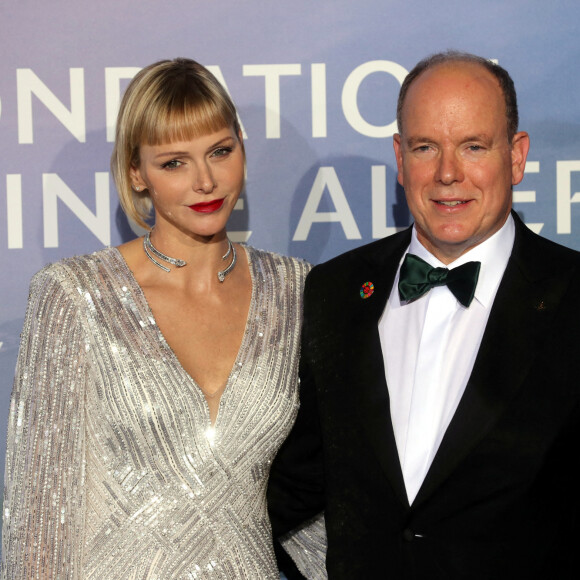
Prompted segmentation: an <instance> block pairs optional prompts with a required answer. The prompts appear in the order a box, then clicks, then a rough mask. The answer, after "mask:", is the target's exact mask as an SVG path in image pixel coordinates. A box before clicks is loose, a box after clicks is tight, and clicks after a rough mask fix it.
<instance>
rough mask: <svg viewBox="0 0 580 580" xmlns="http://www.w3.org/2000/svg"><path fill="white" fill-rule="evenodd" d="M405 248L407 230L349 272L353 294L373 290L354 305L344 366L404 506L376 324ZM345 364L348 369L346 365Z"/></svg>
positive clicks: (370, 436)
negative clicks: (366, 286) (367, 286)
mask: <svg viewBox="0 0 580 580" xmlns="http://www.w3.org/2000/svg"><path fill="white" fill-rule="evenodd" d="M409 242H410V230H407V231H406V232H403V233H402V234H400V235H396V236H393V237H392V238H391V239H389V238H387V239H386V240H384V241H383V243H382V244H378V245H377V246H374V247H373V248H372V250H373V251H371V252H369V253H367V254H366V255H365V257H364V259H362V260H361V261H360V263H359V264H358V265H357V267H356V268H354V269H353V273H354V275H353V277H352V282H353V290H352V291H353V292H358V290H359V289H360V287H361V285H362V284H363V283H365V282H372V283H373V284H374V293H373V294H372V295H371V296H370V297H369V298H366V299H360V298H358V299H357V303H356V307H355V309H354V317H353V319H352V322H351V329H352V334H351V335H350V338H349V340H350V342H351V344H352V347H353V348H352V359H351V361H348V363H347V364H348V365H349V377H350V379H349V381H350V384H351V385H356V389H357V396H358V398H359V404H358V405H357V410H358V414H359V418H360V421H361V423H362V424H363V425H364V430H365V432H366V434H367V437H368V440H369V441H370V445H371V446H372V447H373V449H374V452H375V454H376V456H377V458H378V461H379V463H380V465H381V467H382V468H383V470H384V472H385V473H386V475H387V478H388V479H389V481H390V482H391V484H392V486H393V489H394V491H395V493H396V495H397V496H398V497H399V499H400V500H401V502H402V503H403V504H405V505H408V503H407V494H406V491H405V484H404V481H403V475H402V472H401V466H400V462H399V455H398V452H397V445H396V442H395V435H394V431H393V427H392V422H391V412H390V402H389V391H388V387H387V383H386V379H385V368H384V363H383V354H382V350H381V344H380V339H379V331H378V322H379V319H380V317H381V315H382V313H383V311H384V309H385V305H386V302H387V299H388V297H389V294H390V292H391V289H392V286H393V282H394V279H395V276H396V273H397V269H398V265H399V261H400V259H401V257H402V255H403V252H404V251H405V249H406V248H407V247H408V245H409ZM349 363H350V364H349Z"/></svg>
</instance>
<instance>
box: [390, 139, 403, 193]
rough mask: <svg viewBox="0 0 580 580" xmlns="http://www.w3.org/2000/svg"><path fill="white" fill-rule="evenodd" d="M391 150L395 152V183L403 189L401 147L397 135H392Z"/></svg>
mask: <svg viewBox="0 0 580 580" xmlns="http://www.w3.org/2000/svg"><path fill="white" fill-rule="evenodd" d="M393 149H394V150H395V158H396V160H397V181H398V182H399V184H400V185H401V187H405V184H404V183H403V146H402V144H401V135H399V133H395V134H394V135H393Z"/></svg>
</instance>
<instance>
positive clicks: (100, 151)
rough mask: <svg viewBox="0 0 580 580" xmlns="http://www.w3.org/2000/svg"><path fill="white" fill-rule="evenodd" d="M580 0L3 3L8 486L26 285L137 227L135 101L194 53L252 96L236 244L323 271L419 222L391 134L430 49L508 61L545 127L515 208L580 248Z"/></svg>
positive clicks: (529, 126)
mask: <svg viewBox="0 0 580 580" xmlns="http://www.w3.org/2000/svg"><path fill="white" fill-rule="evenodd" d="M578 22H580V3H579V2H577V1H576V0H552V1H551V2H544V1H540V0H511V1H510V2H505V1H504V0H487V1H485V0H484V1H481V0H479V1H477V2H472V1H469V0H467V1H466V0H463V1H456V0H443V1H442V2H432V0H410V1H408V2H402V1H400V0H368V1H364V0H356V1H355V0H353V1H346V0H337V1H332V2H331V1H327V0H319V1H318V2H311V1H310V2H306V1H304V0H294V1H293V2H273V1H272V2H265V1H263V0H260V1H258V0H246V1H243V2H241V1H239V0H221V1H220V2H210V1H207V0H206V1H203V2H201V1H196V0H172V2H159V1H158V0H140V1H139V2H136V1H124V0H100V1H99V2H95V1H94V0H93V1H91V2H86V1H84V0H76V1H72V0H70V1H69V0H52V1H51V2H45V3H43V2H37V1H33V0H21V2H19V3H8V2H3V3H2V5H1V7H0V55H1V60H0V151H1V155H0V272H1V279H0V293H1V294H0V295H1V300H0V371H1V372H0V449H1V451H0V466H1V467H0V476H2V477H3V470H4V445H5V429H6V428H5V425H6V417H7V413H8V406H9V397H10V390H11V385H12V378H13V372H14V365H15V361H16V354H17V349H18V337H19V333H20V329H21V326H22V321H23V316H24V310H25V307H26V299H27V289H28V283H29V280H30V277H31V276H32V274H33V273H34V272H36V271H37V270H38V269H40V268H41V267H42V266H43V265H45V264H47V263H48V262H52V261H55V260H58V259H59V258H61V257H64V256H68V255H72V254H79V253H85V252H90V251H93V250H96V249H99V248H101V247H103V246H104V245H116V244H119V243H121V242H123V241H126V240H128V239H130V238H131V237H132V236H134V235H135V233H134V232H133V231H132V229H131V227H130V225H129V224H128V223H127V221H126V219H125V218H124V216H123V215H122V213H121V211H120V209H119V204H118V202H117V197H116V193H115V190H114V186H113V184H112V181H111V178H110V175H109V156H110V153H111V148H112V144H111V140H112V134H113V128H114V118H115V114H116V110H117V106H118V102H119V97H120V94H121V92H122V91H123V89H124V87H125V86H126V84H127V81H128V79H129V78H131V76H132V75H134V74H135V72H136V71H137V70H138V69H139V68H140V67H142V66H145V65H147V64H149V63H151V62H153V61H156V60H159V59H162V58H174V57H176V56H187V57H191V58H194V59H196V60H198V61H199V62H201V63H203V64H205V65H207V66H209V67H211V68H212V70H213V71H214V72H215V73H216V74H217V75H218V76H219V78H220V79H221V80H222V82H223V83H224V84H225V85H226V86H227V88H228V90H229V92H230V94H231V95H232V97H233V98H234V100H235V102H236V103H237V105H238V109H239V113H240V118H241V121H242V123H243V127H244V131H245V135H246V150H247V156H248V181H247V186H246V191H245V193H244V195H243V197H242V198H241V203H240V204H239V207H238V209H237V210H236V211H235V212H234V216H233V218H232V223H231V230H232V231H233V232H235V233H234V235H233V236H232V237H233V238H234V239H237V240H247V241H248V242H249V243H250V244H252V245H254V246H256V247H259V248H265V249H269V250H275V251H279V252H282V253H285V254H291V255H296V256H302V257H304V258H306V259H308V260H310V261H312V262H315V263H317V262H320V261H323V260H326V259H328V258H331V257H333V256H335V255H336V254H339V253H341V252H343V251H346V250H349V249H351V248H354V247H356V246H358V245H360V244H363V243H366V242H369V241H371V240H373V239H375V238H380V237H383V236H385V235H388V234H390V233H392V232H393V231H394V229H395V228H402V227H404V226H406V225H408V223H409V214H408V211H407V209H406V205H405V202H404V196H403V192H402V190H401V189H400V188H399V187H398V186H397V183H396V171H395V163H394V156H393V153H392V135H393V132H394V131H395V103H396V98H397V93H398V90H399V87H400V83H401V80H402V79H403V77H404V75H405V74H406V72H407V71H408V70H410V69H411V68H412V66H413V65H414V64H415V63H416V62H417V61H418V60H419V59H421V58H422V57H424V56H426V55H427V54H429V53H431V52H435V51H439V50H444V49H447V48H457V49H460V50H467V51H470V52H475V53H477V54H480V55H482V56H486V57H489V58H493V59H497V60H498V61H499V62H500V63H501V64H502V65H503V66H504V67H505V68H507V69H508V70H509V71H510V72H511V74H512V76H513V78H514V80H515V82H516V87H517V89H518V95H519V103H520V118H521V123H520V126H521V128H522V129H525V130H527V131H528V132H529V133H530V135H531V142H532V147H531V152H530V156H529V162H528V166H527V170H526V171H527V175H526V177H525V179H524V181H523V183H522V184H521V185H520V186H519V187H518V188H517V190H516V191H515V192H514V202H515V204H514V207H515V209H516V210H517V211H518V212H519V213H520V215H521V216H522V217H523V219H524V221H525V222H526V223H528V224H529V225H530V227H532V228H533V229H534V230H535V231H539V232H541V233H542V234H543V235H545V236H546V237H548V238H551V239H553V240H556V241H558V242H560V243H562V244H565V245H568V246H571V247H574V248H577V249H580V205H578V202H580V74H578V62H580V41H579V40H578Z"/></svg>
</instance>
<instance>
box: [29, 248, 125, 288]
mask: <svg viewBox="0 0 580 580" xmlns="http://www.w3.org/2000/svg"><path fill="white" fill-rule="evenodd" d="M121 265H122V257H121V255H120V254H119V251H118V250H117V249H116V248H113V247H106V248H103V249H102V250H98V251H96V252H92V253H91V254H82V255H77V256H71V257H68V258H62V259H61V260H58V261H57V262H52V263H51V264H47V265H46V266H44V267H43V268H42V269H41V270H39V271H38V272H37V273H36V274H35V275H34V276H33V278H32V282H31V287H34V286H38V285H39V284H42V283H46V281H48V280H51V281H53V282H54V283H57V284H58V285H60V286H62V287H63V288H67V287H70V288H72V289H75V290H78V289H79V287H84V286H86V285H87V284H88V285H91V283H96V282H97V281H98V280H100V279H102V277H103V275H105V276H106V272H107V271H110V270H111V269H118V268H119V266H121Z"/></svg>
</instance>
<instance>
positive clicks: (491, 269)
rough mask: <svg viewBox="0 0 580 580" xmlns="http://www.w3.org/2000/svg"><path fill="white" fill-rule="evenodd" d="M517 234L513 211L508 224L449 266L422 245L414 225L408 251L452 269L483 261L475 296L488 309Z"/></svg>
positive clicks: (436, 265)
mask: <svg viewBox="0 0 580 580" xmlns="http://www.w3.org/2000/svg"><path fill="white" fill-rule="evenodd" d="M515 236H516V229H515V224H514V220H513V218H512V216H511V214H510V215H509V216H508V219H507V220H506V222H505V224H504V225H503V226H502V227H501V228H500V229H499V230H498V231H497V232H496V233H495V234H493V236H491V237H490V238H488V239H487V240H485V241H484V242H481V244H478V245H477V246H475V247H474V248H472V249H471V250H469V251H467V252H466V253H465V254H463V255H462V256H460V257H459V258H457V260H455V261H454V262H451V263H450V264H447V265H446V264H443V262H440V261H439V260H438V259H437V258H436V257H435V256H433V254H431V253H430V252H429V251H428V250H427V249H426V248H425V246H423V244H421V242H420V241H419V239H418V238H417V232H416V229H415V226H413V234H412V236H411V244H410V245H409V249H408V250H407V252H409V253H411V254H415V255H416V256H419V258H422V259H423V260H425V261H426V262H427V263H428V264H430V265H431V266H433V267H434V268H449V269H450V270H452V269H453V268H457V266H461V265H462V264H465V263H466V262H472V261H474V262H481V269H480V271H479V278H478V280H477V287H476V289H475V299H476V300H477V301H478V302H480V303H481V304H482V305H483V306H484V307H486V308H489V307H490V306H491V303H492V302H493V299H494V297H495V293H496V291H497V287H498V286H499V283H500V282H501V279H502V277H503V273H504V272H505V269H506V266H507V263H508V260H509V258H510V255H511V253H512V248H513V245H514V240H515Z"/></svg>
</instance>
